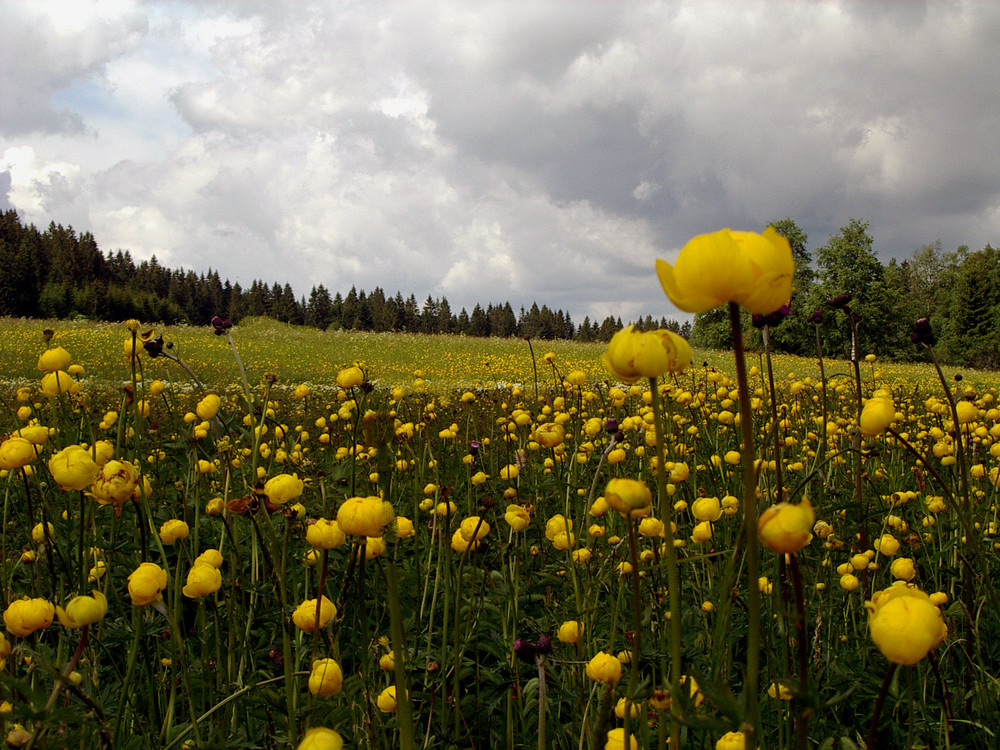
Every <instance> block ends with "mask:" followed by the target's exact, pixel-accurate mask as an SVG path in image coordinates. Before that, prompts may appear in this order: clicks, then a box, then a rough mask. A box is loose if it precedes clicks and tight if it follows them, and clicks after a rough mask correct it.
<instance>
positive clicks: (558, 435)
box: [535, 422, 566, 448]
mask: <svg viewBox="0 0 1000 750" xmlns="http://www.w3.org/2000/svg"><path fill="white" fill-rule="evenodd" d="M565 437H566V430H565V429H563V426H562V425H561V424H556V423H555V422H546V423H545V424H541V425H539V426H538V428H537V429H536V430H535V440H536V441H538V444H539V445H541V446H542V447H543V448H555V447H556V446H557V445H560V444H561V443H562V441H563V438H565Z"/></svg>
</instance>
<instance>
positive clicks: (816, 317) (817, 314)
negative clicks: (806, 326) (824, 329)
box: [806, 308, 823, 325]
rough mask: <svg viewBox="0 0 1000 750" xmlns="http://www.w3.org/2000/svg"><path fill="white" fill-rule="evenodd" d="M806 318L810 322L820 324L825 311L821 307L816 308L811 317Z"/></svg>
mask: <svg viewBox="0 0 1000 750" xmlns="http://www.w3.org/2000/svg"><path fill="white" fill-rule="evenodd" d="M806 320H807V321H808V322H810V323H815V324H816V325H819V324H820V323H822V322H823V311H822V310H820V309H819V308H816V309H815V310H813V311H812V312H811V313H810V314H809V317H808V318H806Z"/></svg>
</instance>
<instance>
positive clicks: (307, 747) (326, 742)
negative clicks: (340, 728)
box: [295, 727, 344, 750]
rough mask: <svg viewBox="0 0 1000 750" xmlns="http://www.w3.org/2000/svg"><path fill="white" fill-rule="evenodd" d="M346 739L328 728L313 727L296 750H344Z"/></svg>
mask: <svg viewBox="0 0 1000 750" xmlns="http://www.w3.org/2000/svg"><path fill="white" fill-rule="evenodd" d="M343 747H344V739H343V737H341V736H340V732H337V731H335V730H333V729H327V728H326V727H313V728H312V729H310V730H309V731H308V732H306V734H305V736H304V737H303V738H302V742H300V743H299V744H298V746H297V747H296V748H295V750H342V748H343Z"/></svg>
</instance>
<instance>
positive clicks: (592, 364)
mask: <svg viewBox="0 0 1000 750" xmlns="http://www.w3.org/2000/svg"><path fill="white" fill-rule="evenodd" d="M45 329H51V330H54V331H55V336H54V337H53V339H52V345H53V346H62V347H63V348H65V349H67V350H69V351H70V352H72V354H73V357H74V361H75V362H79V363H81V364H83V365H84V367H85V368H86V375H85V377H86V378H88V379H91V380H92V381H94V382H96V383H97V384H101V385H119V384H120V383H121V382H124V381H126V380H129V379H130V377H131V371H130V368H129V365H128V361H127V359H126V358H125V357H124V356H123V354H122V345H123V343H124V342H125V340H126V338H127V332H126V331H125V329H124V326H123V325H122V324H120V323H97V322H91V321H65V320H23V319H10V318H5V319H0V382H2V381H6V382H8V383H12V384H23V383H25V382H27V381H34V380H36V379H37V378H38V370H37V368H36V361H37V357H38V354H39V353H40V352H41V351H43V350H44V349H45V345H44V343H43V339H42V332H43V331H44V330H45ZM144 330H145V329H144ZM232 333H233V338H234V340H235V342H236V345H237V346H238V348H239V354H240V358H241V359H242V361H243V364H244V366H245V367H246V370H247V374H248V377H249V379H250V382H251V384H257V383H259V382H260V381H261V379H262V378H263V376H264V374H265V373H273V374H274V375H276V376H277V378H278V387H279V390H280V389H281V388H282V387H293V388H294V387H295V386H296V385H297V384H300V383H307V384H309V385H310V386H320V387H322V386H323V385H324V384H326V385H329V384H331V383H333V381H334V380H335V378H336V375H337V372H338V371H339V370H340V369H341V368H343V367H346V366H348V365H350V364H353V363H354V362H355V361H360V362H362V363H364V367H365V369H366V370H367V371H368V372H369V373H370V377H371V379H372V382H373V383H374V384H375V385H376V386H379V387H392V386H396V385H400V386H408V385H410V384H411V383H412V382H413V381H414V379H415V378H416V377H418V376H419V377H421V378H422V379H423V380H424V381H425V384H426V387H427V389H428V390H429V391H431V392H436V393H446V392H448V391H450V390H456V389H493V388H498V387H505V386H509V385H515V384H517V385H522V386H526V385H532V384H533V383H534V382H535V372H534V371H533V368H532V349H533V350H534V357H535V365H536V367H537V377H538V381H539V384H540V385H545V384H549V385H552V384H553V383H554V380H553V377H554V376H553V372H552V368H551V367H549V366H548V365H546V364H545V363H544V362H543V356H544V355H545V354H546V353H547V352H550V351H551V352H554V353H555V355H556V362H557V366H558V369H559V372H560V374H561V375H562V376H565V375H566V374H567V373H568V372H570V371H572V370H581V371H583V372H585V373H586V374H587V378H588V380H604V379H607V373H606V372H605V370H604V368H603V366H602V365H601V361H600V357H601V353H602V352H603V351H604V346H605V345H604V344H602V343H580V342H575V341H533V342H531V345H530V347H529V344H528V342H526V341H525V340H524V339H517V338H512V339H498V338H471V337H466V336H442V335H425V334H406V333H365V332H359V331H320V330H318V329H315V328H306V327H302V326H291V325H287V324H285V323H279V322H278V321H275V320H271V319H268V318H250V319H248V320H245V321H244V322H242V323H241V324H240V325H239V326H237V327H236V328H234V329H233V332H232ZM155 334H156V335H161V334H162V335H163V337H164V340H165V341H170V342H173V343H174V349H173V350H172V351H173V353H174V354H175V355H177V356H179V357H180V358H181V359H182V360H183V361H184V362H185V363H186V364H187V365H188V366H189V367H190V368H191V369H192V370H194V372H195V373H196V374H197V376H198V377H199V378H200V379H201V381H202V382H203V383H205V384H206V385H208V386H214V387H222V386H227V385H228V386H231V387H235V384H236V383H237V381H238V380H239V371H238V369H237V367H236V363H235V360H234V358H233V354H232V351H231V350H230V348H229V346H228V343H227V341H226V339H225V337H222V336H216V335H214V333H213V329H212V328H211V327H210V326H205V327H192V326H167V327H163V328H157V329H156V331H155ZM143 362H144V367H145V368H146V376H147V377H151V378H160V379H162V380H165V381H175V382H183V381H185V380H187V379H188V376H187V375H186V374H185V373H184V372H183V370H182V369H181V368H180V367H178V366H177V365H176V364H174V363H172V362H170V361H168V360H166V359H155V360H154V359H150V358H145V359H144V360H143ZM702 362H704V363H707V365H708V366H709V367H714V368H717V369H720V370H722V371H725V372H730V371H731V370H732V366H733V364H732V354H731V353H730V352H719V351H695V352H694V359H693V363H694V364H695V365H696V366H697V365H698V364H700V363H702ZM754 362H757V364H758V369H760V370H763V361H762V357H761V355H759V354H757V355H753V354H751V356H750V363H749V364H750V365H751V366H752V365H753V364H754ZM863 367H864V369H865V371H866V373H867V374H869V375H874V374H880V375H881V377H882V379H884V380H885V381H886V382H888V383H898V384H901V385H902V384H905V383H908V382H909V383H913V384H918V383H921V382H927V381H928V380H934V379H936V377H937V375H936V374H935V373H934V371H933V369H932V368H931V367H930V366H929V365H926V364H902V363H900V364H897V363H890V362H885V363H883V362H877V363H874V364H873V363H864V364H863ZM774 368H775V373H776V376H777V377H778V378H779V379H790V380H795V379H797V378H806V377H811V378H813V379H816V378H818V377H819V368H818V366H817V363H816V360H815V358H806V357H793V356H787V355H778V356H776V357H775V358H774ZM826 372H827V376H828V377H834V378H836V377H837V376H843V377H848V378H849V377H853V376H852V374H851V372H852V371H851V366H850V363H849V362H837V361H828V362H827V365H826ZM945 372H946V374H948V375H949V376H951V377H953V376H954V375H955V374H957V373H961V374H962V377H963V378H964V380H965V382H966V385H971V386H973V387H988V386H989V385H995V384H997V383H998V382H1000V378H998V376H997V374H996V373H989V372H979V371H970V370H960V369H958V368H946V370H945Z"/></svg>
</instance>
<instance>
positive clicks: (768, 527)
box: [757, 497, 816, 554]
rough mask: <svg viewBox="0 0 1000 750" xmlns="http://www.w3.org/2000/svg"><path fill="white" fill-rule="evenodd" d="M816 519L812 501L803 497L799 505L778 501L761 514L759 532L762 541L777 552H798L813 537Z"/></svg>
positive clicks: (758, 525) (758, 524) (758, 522)
mask: <svg viewBox="0 0 1000 750" xmlns="http://www.w3.org/2000/svg"><path fill="white" fill-rule="evenodd" d="M815 521H816V516H815V514H814V513H813V507H812V503H810V502H809V498H808V497H803V498H802V502H800V503H799V504H798V505H792V504H791V503H778V504H777V505H772V506H771V507H770V508H768V509H767V510H765V511H764V512H763V513H761V515H760V519H759V520H758V521H757V533H758V534H759V535H760V542H761V544H763V545H764V546H765V547H767V548H768V549H772V550H774V551H775V552H784V553H786V554H787V553H791V552H798V551H799V550H800V549H802V548H803V547H805V546H806V544H808V543H809V540H810V539H812V527H813V523H815Z"/></svg>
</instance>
